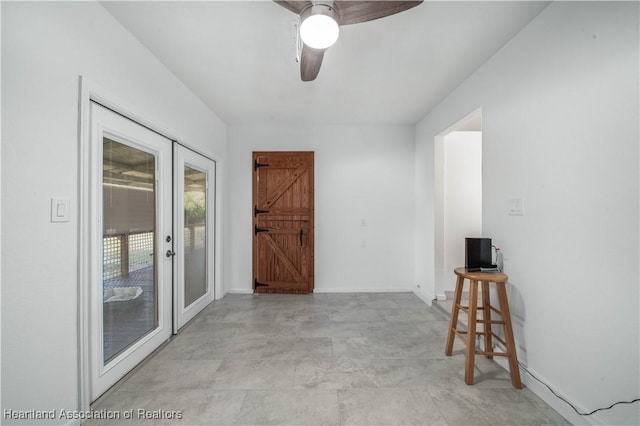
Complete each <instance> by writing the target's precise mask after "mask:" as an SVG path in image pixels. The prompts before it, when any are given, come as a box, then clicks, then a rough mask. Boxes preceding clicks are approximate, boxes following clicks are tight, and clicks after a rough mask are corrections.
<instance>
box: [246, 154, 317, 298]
mask: <svg viewBox="0 0 640 426" xmlns="http://www.w3.org/2000/svg"><path fill="white" fill-rule="evenodd" d="M253 170H254V172H253V211H252V216H253V290H254V292H256V293H311V292H313V241H314V231H313V230H314V226H313V217H314V202H313V199H314V196H313V152H254V153H253Z"/></svg>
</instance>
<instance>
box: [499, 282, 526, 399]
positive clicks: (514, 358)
mask: <svg viewBox="0 0 640 426" xmlns="http://www.w3.org/2000/svg"><path fill="white" fill-rule="evenodd" d="M496 287H497V289H498V299H499V301H500V312H501V313H502V321H504V340H505V342H506V343H507V353H508V354H509V355H508V358H509V371H510V373H511V384H512V385H513V387H514V388H516V389H522V382H521V381H520V368H519V367H518V355H517V353H516V342H515V340H514V339H513V327H512V326H511V312H510V311H509V301H508V300H507V291H506V289H505V283H496Z"/></svg>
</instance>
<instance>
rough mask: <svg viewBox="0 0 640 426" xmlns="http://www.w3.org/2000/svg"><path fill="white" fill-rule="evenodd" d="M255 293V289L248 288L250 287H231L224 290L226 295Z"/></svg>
mask: <svg viewBox="0 0 640 426" xmlns="http://www.w3.org/2000/svg"><path fill="white" fill-rule="evenodd" d="M251 293H253V289H251V288H248V289H244V288H231V289H229V290H227V291H225V292H224V295H225V296H226V295H227V294H251Z"/></svg>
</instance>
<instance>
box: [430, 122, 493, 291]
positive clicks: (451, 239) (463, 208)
mask: <svg viewBox="0 0 640 426" xmlns="http://www.w3.org/2000/svg"><path fill="white" fill-rule="evenodd" d="M443 148H444V149H443V151H444V159H443V162H444V185H443V186H444V187H443V188H439V189H441V190H442V191H443V197H442V198H443V201H444V206H443V207H444V244H443V247H442V251H443V254H444V259H443V260H444V262H443V263H444V268H443V269H444V273H445V276H444V278H446V279H443V280H442V281H441V282H439V283H436V288H435V292H436V295H437V296H438V297H441V296H442V295H444V294H445V292H446V291H453V290H454V287H455V282H456V280H455V279H454V275H453V273H452V271H453V270H454V269H455V268H456V267H458V266H464V262H465V255H464V253H465V252H464V250H465V238H466V237H482V236H483V235H482V133H481V132H458V131H456V132H451V133H449V134H448V135H446V136H445V137H444V138H443ZM436 208H437V207H436Z"/></svg>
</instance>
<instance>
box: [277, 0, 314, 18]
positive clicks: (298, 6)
mask: <svg viewBox="0 0 640 426" xmlns="http://www.w3.org/2000/svg"><path fill="white" fill-rule="evenodd" d="M273 1H275V2H276V3H278V4H279V5H280V6H282V7H284V8H285V9H288V10H290V11H292V12H293V13H295V14H297V15H300V13H302V11H303V10H304V9H306V8H307V7H308V6H310V5H311V4H312V3H311V1H309V0H302V1H289V0H273Z"/></svg>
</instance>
